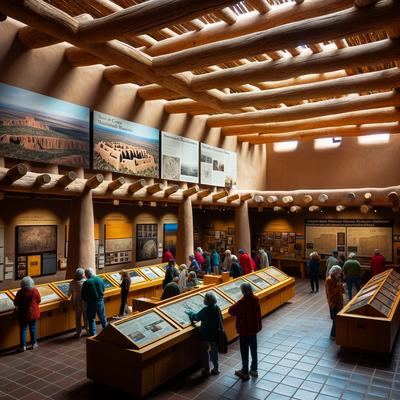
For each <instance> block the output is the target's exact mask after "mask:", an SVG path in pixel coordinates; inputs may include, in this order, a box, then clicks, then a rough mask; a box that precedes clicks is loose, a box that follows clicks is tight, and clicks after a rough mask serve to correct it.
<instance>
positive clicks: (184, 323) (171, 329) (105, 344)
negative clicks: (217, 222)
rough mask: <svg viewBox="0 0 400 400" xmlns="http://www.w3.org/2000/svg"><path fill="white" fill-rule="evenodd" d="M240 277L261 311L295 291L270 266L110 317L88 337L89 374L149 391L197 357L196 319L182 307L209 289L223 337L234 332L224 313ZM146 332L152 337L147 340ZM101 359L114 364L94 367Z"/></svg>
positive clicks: (135, 391)
mask: <svg viewBox="0 0 400 400" xmlns="http://www.w3.org/2000/svg"><path fill="white" fill-rule="evenodd" d="M264 275H265V276H267V277H272V275H275V276H276V277H277V279H276V280H275V283H274V284H270V285H269V286H266V284H267V285H268V283H267V281H266V280H265V279H264V278H263V276H264ZM260 279H261V280H260ZM243 282H249V283H250V284H252V285H253V288H254V292H255V293H256V296H257V297H258V298H259V299H260V303H261V310H262V315H263V316H264V315H266V314H267V313H268V312H270V311H272V310H273V309H275V308H277V307H279V306H280V305H282V304H283V303H285V302H286V301H288V300H289V299H290V298H291V297H292V296H293V295H294V283H295V281H294V279H293V278H291V277H288V276H287V275H285V274H283V273H282V272H280V271H278V270H276V269H275V268H273V267H271V268H269V269H264V270H262V271H257V272H254V273H252V274H250V275H246V276H244V277H240V278H237V279H235V280H233V281H230V282H228V283H225V284H220V285H218V286H213V287H211V288H210V287H208V288H204V289H202V290H199V291H196V292H191V293H190V292H189V294H185V295H181V296H177V297H175V298H172V299H168V300H166V301H165V302H163V304H161V305H159V306H157V307H154V308H152V309H151V310H147V311H144V312H140V313H138V314H136V315H133V316H129V317H127V318H125V319H123V320H120V321H118V322H112V323H111V324H110V325H109V326H108V327H107V328H106V329H104V330H103V331H101V332H100V333H99V334H98V335H97V336H94V337H90V338H88V339H87V375H88V377H89V378H91V379H93V380H95V381H98V382H102V383H104V384H107V385H110V386H113V387H116V388H119V389H121V390H124V391H126V392H129V393H130V394H132V395H134V396H144V395H146V394H147V393H149V392H151V391H152V390H154V389H155V388H156V387H158V386H159V385H161V384H162V383H164V382H166V381H168V380H169V379H171V378H173V377H174V376H175V375H177V374H179V373H180V372H182V371H184V370H185V369H186V368H188V367H190V366H191V365H193V364H194V363H196V362H198V361H199V360H200V350H199V349H200V346H199V336H198V332H197V329H196V326H198V325H199V324H197V325H196V326H193V325H192V324H191V323H190V320H189V317H188V316H187V314H186V312H185V311H188V310H193V311H195V312H197V311H200V310H201V308H203V307H204V303H203V301H204V296H205V294H206V293H207V292H208V291H210V290H211V291H213V292H214V293H215V295H216V296H217V301H218V303H217V304H218V305H219V306H220V308H221V311H222V316H223V319H224V328H225V331H226V333H227V336H228V339H229V340H233V339H234V338H235V337H236V336H237V333H236V329H235V318H234V317H232V316H230V315H229V314H228V308H229V306H230V305H232V304H233V303H234V301H236V300H237V299H239V298H240V297H241V295H240V285H241V284H242V283H243ZM257 282H258V285H257ZM263 282H264V283H263ZM262 286H265V287H264V288H262ZM150 313H154V314H150ZM149 316H152V319H151V318H149ZM141 319H142V320H144V321H147V320H149V323H148V324H146V325H145V326H143V324H141V323H140V322H141ZM135 321H136V322H135ZM125 324H127V325H126V328H124V325H125ZM129 325H130V326H129ZM149 330H150V331H152V330H154V331H155V332H149ZM163 331H164V333H165V335H160V337H157V332H163ZM150 336H151V337H153V338H154V340H150ZM100 364H103V365H104V364H105V365H113V368H112V369H105V368H99V367H98V366H99V365H100Z"/></svg>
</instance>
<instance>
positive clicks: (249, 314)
mask: <svg viewBox="0 0 400 400" xmlns="http://www.w3.org/2000/svg"><path fill="white" fill-rule="evenodd" d="M228 312H229V314H230V315H233V316H234V317H236V331H237V333H238V334H239V336H254V335H256V334H257V332H260V331H261V328H262V322H261V307H260V302H259V300H258V298H257V297H256V296H254V294H250V295H247V296H244V297H242V298H241V299H240V300H239V301H238V302H237V303H235V304H234V305H232V306H230V307H229V310H228Z"/></svg>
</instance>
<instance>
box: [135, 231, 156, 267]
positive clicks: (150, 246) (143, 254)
mask: <svg viewBox="0 0 400 400" xmlns="http://www.w3.org/2000/svg"><path fill="white" fill-rule="evenodd" d="M157 257H158V225H157V224H137V225H136V261H145V260H153V259H155V258H157Z"/></svg>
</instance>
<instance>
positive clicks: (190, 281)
mask: <svg viewBox="0 0 400 400" xmlns="http://www.w3.org/2000/svg"><path fill="white" fill-rule="evenodd" d="M197 284H198V283H197V276H196V273H195V272H194V271H190V272H189V275H188V278H187V281H186V288H187V290H192V289H194V288H195V287H196V286H197Z"/></svg>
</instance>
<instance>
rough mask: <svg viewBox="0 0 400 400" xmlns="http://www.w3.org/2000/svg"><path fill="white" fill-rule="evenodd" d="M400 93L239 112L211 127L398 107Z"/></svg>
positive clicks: (213, 120)
mask: <svg viewBox="0 0 400 400" xmlns="http://www.w3.org/2000/svg"><path fill="white" fill-rule="evenodd" d="M399 105H400V94H397V93H377V94H371V95H368V96H347V97H343V98H340V99H333V100H325V101H319V102H314V103H306V104H301V105H298V106H292V107H285V108H274V109H269V110H263V111H254V112H248V113H244V114H236V115H228V114H223V115H216V116H210V117H208V119H207V125H208V126H209V127H219V126H233V125H246V124H249V123H253V124H255V123H264V122H282V121H293V120H298V119H304V118H313V117H319V116H323V115H333V114H341V113H345V112H350V111H358V110H364V109H372V108H382V107H388V106H399Z"/></svg>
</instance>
